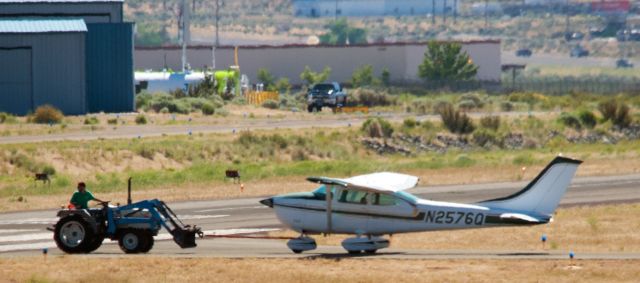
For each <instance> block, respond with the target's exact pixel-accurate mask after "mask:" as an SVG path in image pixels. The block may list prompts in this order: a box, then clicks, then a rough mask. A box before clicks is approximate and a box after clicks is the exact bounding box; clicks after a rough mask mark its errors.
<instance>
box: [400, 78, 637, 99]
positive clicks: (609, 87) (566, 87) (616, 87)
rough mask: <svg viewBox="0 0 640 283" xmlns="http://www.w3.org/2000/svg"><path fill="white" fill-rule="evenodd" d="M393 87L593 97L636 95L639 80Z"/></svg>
mask: <svg viewBox="0 0 640 283" xmlns="http://www.w3.org/2000/svg"><path fill="white" fill-rule="evenodd" d="M397 86H403V87H408V88H409V89H412V88H413V89H415V90H416V92H420V91H444V92H467V91H478V90H483V91H486V92H488V93H510V92H540V93H544V94H549V95H560V94H568V93H574V92H584V93H594V94H618V93H635V94H640V78H633V77H614V76H586V77H561V76H539V77H520V78H517V79H516V80H511V79H510V78H508V79H503V80H502V82H486V81H484V82H483V81H430V82H421V83H416V82H412V83H403V84H397Z"/></svg>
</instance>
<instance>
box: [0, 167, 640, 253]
mask: <svg viewBox="0 0 640 283" xmlns="http://www.w3.org/2000/svg"><path fill="white" fill-rule="evenodd" d="M524 185H525V182H518V183H494V184H474V185H457V186H434V187H419V188H415V189H412V190H411V192H412V193H414V194H416V195H418V196H420V197H423V198H426V199H432V200H441V201H456V202H466V203H472V202H476V201H481V200H486V199H490V198H495V197H499V196H505V195H508V194H511V193H513V192H515V191H517V190H519V189H520V188H522V187H523V186H524ZM260 199H261V198H248V199H231V200H215V201H195V202H182V203H172V204H169V205H170V206H171V207H172V208H173V209H174V211H176V213H177V214H178V215H179V216H180V217H181V219H183V220H184V222H185V223H189V224H196V225H198V226H201V227H203V230H204V231H205V232H206V234H217V235H234V234H260V233H264V232H268V231H274V230H279V229H282V226H281V225H280V223H279V222H278V221H277V219H276V218H275V216H274V214H273V212H272V211H271V210H270V209H269V208H268V207H265V206H262V205H260V204H259V203H258V201H259V200H260ZM637 201H640V174H637V175H626V176H607V177H582V178H576V179H574V182H573V184H572V186H571V187H570V188H569V191H568V193H567V195H565V197H564V199H563V200H562V202H561V206H572V205H587V204H598V203H618V202H637ZM56 221H57V219H56V217H55V210H45V211H28V212H16V213H5V214H0V257H8V256H20V255H38V254H39V253H40V250H42V249H43V248H49V249H50V253H51V254H59V253H60V251H58V250H57V248H55V244H54V242H53V240H52V234H53V233H51V232H49V231H46V230H45V228H46V227H47V226H51V225H53V224H54V223H55V222H56ZM169 239H170V237H169V235H168V234H166V232H164V231H163V233H162V234H160V235H159V236H158V237H157V238H156V240H157V242H156V246H155V247H154V249H153V250H152V252H151V254H157V255H171V256H210V257H281V256H284V257H299V256H300V255H294V254H292V253H291V252H290V251H289V250H288V249H287V247H286V245H285V241H281V240H262V239H261V240H256V239H227V238H216V239H205V240H199V241H198V243H199V247H197V248H195V249H186V250H181V249H180V248H179V247H178V246H177V245H176V244H174V243H173V242H172V241H170V240H169ZM105 243H106V244H105V245H104V246H103V247H101V248H100V249H99V250H98V251H97V252H96V253H95V254H91V255H88V256H116V255H117V256H121V255H122V252H120V250H119V248H118V246H117V245H116V244H113V243H111V242H110V241H108V240H107V241H106V242H105ZM343 254H344V250H342V248H341V247H329V246H322V247H319V248H318V249H317V250H315V251H314V253H305V254H303V255H302V256H320V257H339V256H342V255H343ZM380 256H381V257H384V258H436V259H437V258H523V257H526V258H543V259H546V258H551V259H555V258H566V257H567V255H565V254H562V253H561V252H537V251H535V252H531V251H426V250H399V249H393V248H392V249H385V250H383V251H382V253H381V255H380ZM579 257H580V258H598V259H605V258H633V259H640V254H638V253H602V254H599V253H590V254H581V255H579Z"/></svg>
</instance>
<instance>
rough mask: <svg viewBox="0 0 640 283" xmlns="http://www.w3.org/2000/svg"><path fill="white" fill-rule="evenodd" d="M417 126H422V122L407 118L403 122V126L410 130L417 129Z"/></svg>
mask: <svg viewBox="0 0 640 283" xmlns="http://www.w3.org/2000/svg"><path fill="white" fill-rule="evenodd" d="M417 125H420V122H418V121H416V119H414V118H407V119H404V121H403V122H402V126H403V127H405V128H409V129H411V128H415V126H417Z"/></svg>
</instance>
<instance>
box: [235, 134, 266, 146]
mask: <svg viewBox="0 0 640 283" xmlns="http://www.w3.org/2000/svg"><path fill="white" fill-rule="evenodd" d="M259 141H260V138H258V136H256V135H254V134H253V133H252V132H250V131H242V132H240V136H239V137H238V139H237V140H236V142H238V143H239V144H241V145H243V146H245V147H249V146H252V145H254V144H256V143H257V142H259Z"/></svg>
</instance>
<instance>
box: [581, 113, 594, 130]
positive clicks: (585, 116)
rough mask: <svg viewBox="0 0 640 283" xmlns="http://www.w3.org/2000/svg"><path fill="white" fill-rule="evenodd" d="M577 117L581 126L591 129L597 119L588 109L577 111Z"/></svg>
mask: <svg viewBox="0 0 640 283" xmlns="http://www.w3.org/2000/svg"><path fill="white" fill-rule="evenodd" d="M578 119H580V122H581V123H582V125H583V126H585V127H587V128H589V129H593V127H595V126H596V125H597V124H598V120H597V119H596V115H594V114H593V112H591V111H590V110H582V111H580V112H578Z"/></svg>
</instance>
